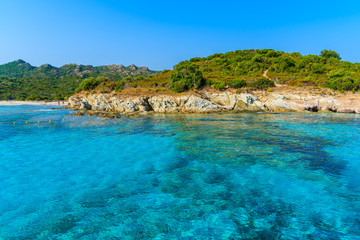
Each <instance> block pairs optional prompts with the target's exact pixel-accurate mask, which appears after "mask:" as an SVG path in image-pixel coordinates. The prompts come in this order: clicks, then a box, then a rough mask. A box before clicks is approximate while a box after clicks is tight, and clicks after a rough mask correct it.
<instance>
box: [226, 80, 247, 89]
mask: <svg viewBox="0 0 360 240" xmlns="http://www.w3.org/2000/svg"><path fill="white" fill-rule="evenodd" d="M230 86H231V87H232V88H236V89H237V88H243V87H246V86H247V82H246V81H245V80H243V79H233V80H231V81H230Z"/></svg>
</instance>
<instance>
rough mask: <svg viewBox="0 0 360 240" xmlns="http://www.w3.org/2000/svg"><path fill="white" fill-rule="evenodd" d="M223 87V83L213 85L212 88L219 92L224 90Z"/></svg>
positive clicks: (224, 85) (224, 84)
mask: <svg viewBox="0 0 360 240" xmlns="http://www.w3.org/2000/svg"><path fill="white" fill-rule="evenodd" d="M225 87H226V83H225V82H219V83H215V84H214V88H215V89H216V90H219V91H223V90H224V89H225Z"/></svg>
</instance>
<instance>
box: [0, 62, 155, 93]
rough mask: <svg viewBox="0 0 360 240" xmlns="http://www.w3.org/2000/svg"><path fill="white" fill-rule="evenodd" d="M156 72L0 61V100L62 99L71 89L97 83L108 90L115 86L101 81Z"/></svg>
mask: <svg viewBox="0 0 360 240" xmlns="http://www.w3.org/2000/svg"><path fill="white" fill-rule="evenodd" d="M157 73H158V72H155V71H150V70H149V69H148V68H146V67H136V66H134V65H131V66H128V67H124V66H122V65H110V66H99V67H93V66H91V65H76V64H67V65H64V66H62V67H60V68H56V67H54V66H51V65H49V64H45V65H42V66H40V67H34V66H31V65H30V64H29V63H27V62H25V61H23V60H17V61H14V62H10V63H7V64H4V65H0V100H63V99H65V98H67V97H69V96H71V95H72V94H74V93H75V90H77V91H81V90H91V89H94V88H96V87H97V86H98V87H102V88H104V91H110V90H111V89H115V87H114V86H111V84H107V83H105V82H110V83H111V82H119V81H121V80H122V79H123V78H130V79H133V78H136V79H137V80H139V81H142V80H144V78H145V77H150V76H152V77H153V76H154V75H153V74H155V75H156V74H157Z"/></svg>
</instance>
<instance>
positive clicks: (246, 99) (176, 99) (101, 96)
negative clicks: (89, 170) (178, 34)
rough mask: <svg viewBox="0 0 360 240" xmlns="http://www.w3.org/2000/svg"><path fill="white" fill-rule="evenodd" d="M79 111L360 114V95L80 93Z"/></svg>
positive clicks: (74, 101)
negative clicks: (132, 94)
mask: <svg viewBox="0 0 360 240" xmlns="http://www.w3.org/2000/svg"><path fill="white" fill-rule="evenodd" d="M69 107H70V108H73V109H77V110H91V111H92V112H94V111H97V112H112V113H124V114H134V113H149V112H153V113H208V112H229V111H233V112H271V111H275V112H284V111H303V112H306V111H310V112H318V111H331V112H340V113H360V96H359V94H351V93H347V94H339V93H338V94H336V93H333V92H331V91H329V92H311V91H309V90H298V91H294V89H292V90H291V91H289V88H283V89H281V88H279V89H277V90H276V91H274V92H265V91H256V92H252V93H235V92H234V91H230V90H228V91H224V92H217V91H206V90H203V91H199V92H196V93H194V92H191V93H183V94H178V95H170V94H159V95H141V96H122V95H118V94H116V93H94V94H89V93H87V94H77V95H74V96H72V97H70V98H69Z"/></svg>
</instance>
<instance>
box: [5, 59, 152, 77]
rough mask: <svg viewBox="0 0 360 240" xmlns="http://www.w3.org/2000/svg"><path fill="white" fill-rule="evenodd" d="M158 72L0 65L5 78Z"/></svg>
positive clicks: (117, 67)
mask: <svg viewBox="0 0 360 240" xmlns="http://www.w3.org/2000/svg"><path fill="white" fill-rule="evenodd" d="M157 72H158V71H153V70H150V69H149V68H148V67H146V66H136V65H134V64H131V65H129V66H124V65H122V64H119V65H116V64H111V65H100V66H93V65H83V64H76V63H69V64H65V65H63V66H61V67H55V66H53V65H51V64H42V65H40V66H38V67H36V66H33V65H31V64H30V63H28V62H26V61H24V60H23V59H18V60H15V61H12V62H8V63H5V64H1V65H0V76H6V77H20V78H22V77H37V76H38V74H40V77H52V76H59V75H70V74H75V75H77V76H80V77H87V76H86V74H96V73H98V74H107V75H115V74H119V75H122V76H131V75H137V74H146V73H148V74H152V73H157Z"/></svg>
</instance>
